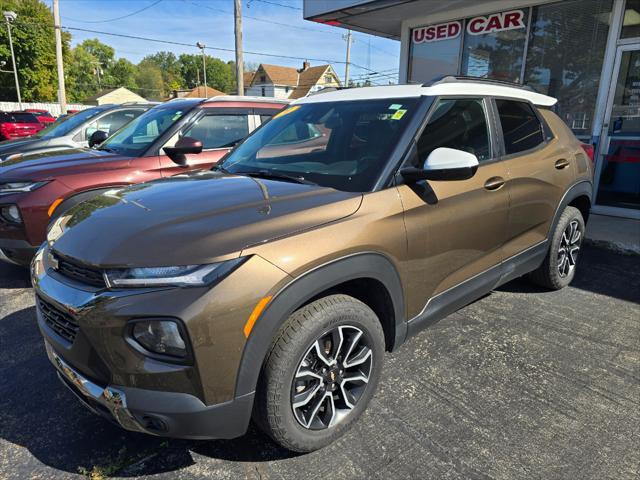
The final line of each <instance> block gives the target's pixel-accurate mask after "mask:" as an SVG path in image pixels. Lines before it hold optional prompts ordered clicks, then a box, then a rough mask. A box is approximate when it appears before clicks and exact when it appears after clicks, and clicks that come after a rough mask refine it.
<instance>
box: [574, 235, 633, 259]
mask: <svg viewBox="0 0 640 480" xmlns="http://www.w3.org/2000/svg"><path fill="white" fill-rule="evenodd" d="M584 243H585V244H586V245H591V246H592V247H597V248H603V249H605V250H609V251H612V252H614V253H618V254H620V255H628V256H640V245H629V244H626V243H622V242H615V241H613V240H594V239H591V238H585V239H584Z"/></svg>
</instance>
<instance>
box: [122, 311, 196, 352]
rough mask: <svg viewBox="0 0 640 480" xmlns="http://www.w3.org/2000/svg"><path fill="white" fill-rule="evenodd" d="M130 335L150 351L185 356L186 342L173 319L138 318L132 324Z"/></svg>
mask: <svg viewBox="0 0 640 480" xmlns="http://www.w3.org/2000/svg"><path fill="white" fill-rule="evenodd" d="M131 336H132V337H133V338H134V340H135V341H136V342H138V343H139V344H140V345H141V346H142V347H143V348H144V349H146V350H148V351H150V352H152V353H157V354H159V355H169V356H171V357H177V358H186V356H187V346H186V343H185V341H184V338H183V337H182V334H181V332H180V328H179V327H178V324H177V323H176V322H174V321H173V320H138V321H136V322H135V323H134V324H133V329H132V331H131Z"/></svg>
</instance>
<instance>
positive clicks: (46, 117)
mask: <svg viewBox="0 0 640 480" xmlns="http://www.w3.org/2000/svg"><path fill="white" fill-rule="evenodd" d="M24 111H25V112H27V113H33V114H34V115H35V116H36V118H37V119H38V121H39V122H40V123H41V124H43V125H45V126H46V125H48V124H50V123H54V122H55V121H56V117H54V116H53V115H51V113H50V112H49V111H48V110H45V109H44V108H25V110H24Z"/></svg>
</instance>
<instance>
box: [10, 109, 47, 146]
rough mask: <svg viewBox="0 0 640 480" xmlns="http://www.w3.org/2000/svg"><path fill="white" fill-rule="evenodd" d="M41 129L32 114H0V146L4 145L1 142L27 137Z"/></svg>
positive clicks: (40, 125)
mask: <svg viewBox="0 0 640 480" xmlns="http://www.w3.org/2000/svg"><path fill="white" fill-rule="evenodd" d="M42 128H43V126H42V124H41V123H40V122H39V121H38V119H37V118H36V116H35V115H34V114H33V113H26V112H0V145H2V144H3V143H5V142H2V141H1V140H12V139H14V138H23V137H29V136H31V135H34V134H36V133H38V132H39V131H40V130H42ZM0 148H2V147H0Z"/></svg>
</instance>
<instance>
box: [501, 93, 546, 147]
mask: <svg viewBox="0 0 640 480" xmlns="http://www.w3.org/2000/svg"><path fill="white" fill-rule="evenodd" d="M496 106H497V108H498V116H499V117H500V124H501V125H502V135H503V137H504V148H505V153H506V154H507V155H511V154H513V153H519V152H524V151H525V150H529V149H532V148H535V147H537V146H538V145H541V144H542V143H544V133H543V131H542V125H541V124H540V120H538V117H537V115H536V114H535V112H534V111H533V107H532V106H531V105H530V104H528V103H526V102H515V101H513V100H496Z"/></svg>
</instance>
